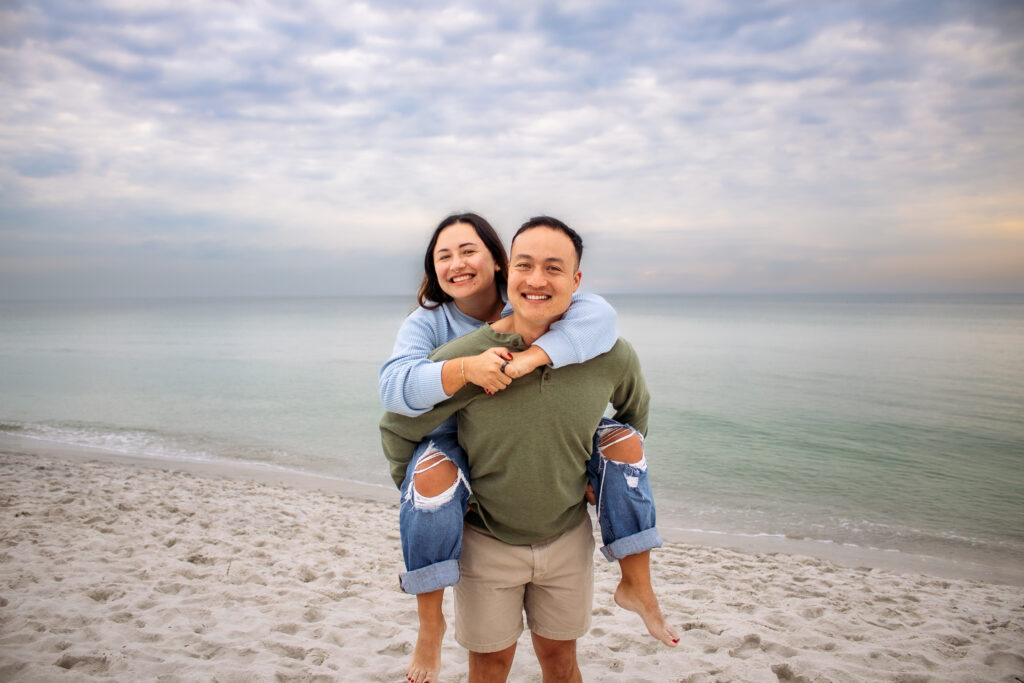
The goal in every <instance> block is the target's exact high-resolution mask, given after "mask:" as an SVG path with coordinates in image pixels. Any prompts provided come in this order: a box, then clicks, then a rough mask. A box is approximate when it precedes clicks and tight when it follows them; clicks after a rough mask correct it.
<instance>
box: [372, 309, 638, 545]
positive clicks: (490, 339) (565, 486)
mask: <svg viewBox="0 0 1024 683" xmlns="http://www.w3.org/2000/svg"><path fill="white" fill-rule="evenodd" d="M494 346H504V347H505V348H507V349H509V350H510V351H513V352H516V351H523V350H525V349H526V344H524V343H523V339H522V337H520V336H519V335H518V334H502V333H498V332H495V331H494V330H493V329H491V327H490V325H484V326H482V327H480V328H479V329H477V330H476V331H474V332H471V333H469V334H467V335H465V336H463V337H460V338H458V339H455V340H453V341H451V342H448V343H447V344H445V345H443V346H441V347H439V348H437V349H436V350H435V351H434V352H433V353H432V354H431V358H432V359H433V360H447V359H451V358H458V357H461V356H472V355H476V354H478V353H482V352H483V351H485V350H487V349H489V348H491V347H494ZM649 400H650V396H649V394H648V392H647V386H646V384H645V382H644V378H643V374H642V373H641V371H640V362H639V359H638V358H637V355H636V352H635V351H634V350H633V347H632V346H630V345H629V343H628V342H627V341H625V340H624V339H619V340H618V341H617V342H616V344H615V346H613V347H612V349H611V350H610V351H608V352H607V353H605V354H602V355H600V356H598V357H596V358H594V359H592V360H589V361H587V362H586V363H579V364H575V365H566V366H564V367H561V368H557V369H555V368H551V367H549V366H543V367H540V368H538V369H536V370H534V371H533V372H531V373H530V374H528V375H525V376H523V377H520V378H518V379H516V380H514V381H513V382H512V384H510V385H509V386H508V388H506V389H505V390H503V391H501V392H499V393H497V394H495V395H494V396H488V395H486V394H485V393H484V392H483V390H482V389H480V388H479V387H477V386H476V385H467V386H465V387H463V388H462V389H460V390H459V391H457V392H456V393H455V394H454V395H453V396H451V397H450V398H449V399H447V400H446V401H443V402H442V403H439V404H438V405H437V406H435V408H434V409H433V410H432V411H430V412H429V413H426V414H424V415H420V416H418V417H412V418H411V417H405V416H402V415H398V414H396V413H387V414H385V415H384V418H383V419H382V420H381V423H380V430H381V441H382V444H383V447H384V454H385V455H386V456H387V458H388V460H389V461H390V463H391V476H392V478H393V479H394V480H395V483H396V484H398V485H399V486H401V483H402V481H403V480H404V479H405V474H406V467H407V466H408V464H409V461H410V460H411V459H412V455H413V452H414V451H415V449H416V447H417V445H418V444H419V443H420V441H421V440H422V439H423V438H424V437H425V436H426V435H427V434H429V433H430V432H431V431H432V430H433V429H434V428H435V427H437V426H438V425H440V424H441V423H442V422H444V421H445V420H446V419H447V418H448V417H450V416H451V415H452V414H455V415H456V416H457V419H458V426H459V443H460V444H461V446H462V448H463V450H464V451H465V452H466V456H467V458H468V460H469V468H470V483H471V486H472V489H473V496H472V502H474V503H475V505H476V509H477V512H478V514H479V518H480V520H481V521H482V522H483V524H484V526H486V527H487V529H488V530H489V531H490V532H491V533H492V534H494V535H495V537H497V538H498V539H500V540H502V541H504V542H506V543H511V544H514V545H525V544H530V543H539V542H541V541H544V540H547V539H550V538H553V537H554V536H557V535H558V534H560V533H562V532H564V531H566V530H567V529H569V528H570V527H572V525H573V524H575V523H577V522H578V521H579V519H580V516H581V515H582V514H584V513H585V511H586V503H585V501H584V498H583V494H584V491H585V489H586V486H587V470H586V468H587V461H588V460H589V459H590V453H591V451H592V449H593V439H594V431H595V430H596V429H597V425H598V423H599V422H600V421H601V418H602V417H603V416H604V412H605V410H606V408H607V407H608V404H609V403H611V404H612V405H613V406H614V408H615V411H616V412H615V419H616V420H618V421H619V422H623V423H628V424H630V425H632V426H633V427H634V428H636V429H637V430H639V431H640V432H641V433H645V432H646V431H647V411H648V404H649Z"/></svg>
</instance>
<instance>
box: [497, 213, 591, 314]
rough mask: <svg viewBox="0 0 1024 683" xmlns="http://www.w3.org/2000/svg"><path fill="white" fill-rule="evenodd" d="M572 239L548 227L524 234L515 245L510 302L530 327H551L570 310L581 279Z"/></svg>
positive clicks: (511, 261)
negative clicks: (549, 325)
mask: <svg viewBox="0 0 1024 683" xmlns="http://www.w3.org/2000/svg"><path fill="white" fill-rule="evenodd" d="M577 266H578V264H577V263H576V248H575V247H574V246H573V243H572V240H571V239H569V236H568V235H566V234H565V233H564V232H562V231H560V230H556V229H554V228H550V227H548V226H544V225H541V226H537V227H534V228H530V229H529V230H526V231H524V232H521V233H520V234H519V236H518V237H516V238H515V240H514V241H513V242H512V257H511V258H510V259H509V277H508V300H509V303H510V304H512V308H513V309H514V310H515V312H516V315H517V316H519V317H520V318H522V319H523V320H524V321H527V322H529V323H530V324H531V325H548V324H550V323H552V322H554V321H555V320H558V319H559V318H561V317H562V314H563V313H565V312H566V311H567V310H568V309H569V304H570V303H571V302H572V295H573V292H575V291H576V290H577V289H578V288H579V286H580V278H581V277H582V275H581V273H580V271H579V270H577Z"/></svg>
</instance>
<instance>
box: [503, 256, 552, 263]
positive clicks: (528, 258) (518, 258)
mask: <svg viewBox="0 0 1024 683" xmlns="http://www.w3.org/2000/svg"><path fill="white" fill-rule="evenodd" d="M520 259H527V260H529V261H536V260H537V259H535V258H533V257H532V256H530V255H529V254H516V255H515V256H513V257H512V260H513V261H519V260H520ZM544 263H565V259H563V258H558V257H557V256H549V257H548V258H546V259H544Z"/></svg>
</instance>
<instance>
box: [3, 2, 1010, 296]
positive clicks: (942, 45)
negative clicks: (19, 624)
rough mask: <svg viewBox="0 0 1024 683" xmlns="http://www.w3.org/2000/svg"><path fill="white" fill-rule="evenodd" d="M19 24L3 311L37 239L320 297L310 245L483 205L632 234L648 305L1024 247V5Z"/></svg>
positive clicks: (90, 16) (8, 153) (162, 289)
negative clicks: (275, 275)
mask: <svg viewBox="0 0 1024 683" xmlns="http://www.w3.org/2000/svg"><path fill="white" fill-rule="evenodd" d="M0 25H3V26H5V27H6V28H5V32H4V33H3V35H2V38H0V40H2V41H3V43H2V44H3V45H4V50H5V59H4V66H3V69H2V71H0V95H2V96H3V99H4V101H5V103H10V105H9V106H7V107H5V110H4V111H3V112H2V113H0V126H2V130H3V133H4V134H3V136H2V138H0V200H2V201H3V208H2V209H0V248H2V250H3V252H4V253H5V254H6V255H8V256H7V257H6V258H5V259H4V261H3V263H4V264H6V265H5V266H4V268H5V271H6V274H5V278H4V280H5V281H6V283H7V285H6V286H5V288H4V291H2V292H0V296H7V295H8V293H9V291H13V290H10V289H9V288H10V287H14V286H15V285H16V283H17V282H28V281H29V280H19V279H18V278H24V277H28V276H27V275H25V273H28V272H30V271H31V268H29V267H28V264H30V263H42V261H32V260H31V259H27V257H26V259H27V260H24V261H23V262H22V263H21V264H20V265H19V264H14V262H13V257H11V256H9V255H11V254H17V253H22V252H19V250H18V245H19V244H24V243H25V242H24V240H26V239H28V237H27V236H31V237H32V239H34V240H37V242H36V244H37V246H38V248H39V249H44V248H48V249H49V250H50V252H51V254H52V256H53V257H54V259H53V260H52V261H49V262H50V263H57V262H60V263H62V264H64V265H63V266H62V267H65V266H66V267H71V266H72V265H74V263H75V261H74V258H75V255H76V254H79V252H77V251H75V250H76V249H77V248H79V247H81V248H87V247H88V248H93V247H94V246H95V245H105V246H106V247H107V248H108V257H109V259H113V260H110V261H108V263H109V264H110V265H111V267H112V268H113V269H114V270H115V271H116V267H114V264H116V259H117V258H122V259H126V261H125V262H124V263H123V264H122V265H123V266H124V270H125V272H127V271H128V270H131V269H132V268H134V267H135V263H136V262H138V261H141V262H150V261H152V262H153V263H157V262H159V261H160V256H159V255H160V253H161V252H160V249H166V250H168V251H167V253H168V254H171V253H174V254H175V257H174V258H173V259H171V258H168V259H165V260H164V261H163V262H162V263H163V265H160V268H165V269H166V268H170V267H171V266H170V265H168V264H175V265H174V267H175V268H178V269H179V271H180V273H179V277H178V280H179V282H180V281H182V280H184V279H189V280H190V281H191V282H197V281H200V280H201V281H202V282H203V283H204V286H208V287H209V288H210V293H217V292H218V291H219V288H230V287H235V284H233V282H232V281H229V280H228V279H227V278H226V277H225V279H224V280H223V281H218V280H217V278H216V275H215V273H214V272H213V271H210V275H209V277H205V278H200V279H199V280H197V279H195V278H190V277H188V273H190V272H193V271H190V267H191V266H190V265H189V264H190V263H191V261H190V259H192V260H194V262H195V263H194V266H195V268H196V269H199V270H202V269H203V268H205V265H204V264H205V263H207V262H208V261H209V259H207V260H203V257H202V253H203V252H202V250H201V249H199V250H196V249H198V247H196V245H212V244H217V245H222V247H221V249H222V250H221V251H219V252H217V253H218V254H219V260H220V262H221V264H222V266H226V264H228V263H233V262H232V259H237V264H238V265H237V268H238V270H237V271H231V268H227V267H224V268H223V271H224V272H225V273H228V272H229V271H231V272H234V273H235V277H236V280H235V281H238V278H239V277H241V279H242V280H243V281H246V282H248V281H249V279H248V278H249V276H248V275H246V276H244V277H243V276H242V275H239V274H240V273H243V272H255V271H253V270H252V268H249V270H245V268H246V267H247V266H245V265H244V264H243V263H242V261H243V260H245V259H248V260H249V261H250V262H253V261H255V262H264V261H263V258H264V256H265V258H266V259H267V260H266V261H265V262H266V263H267V264H268V265H267V268H268V269H270V268H271V266H270V265H269V264H272V263H273V262H274V260H273V259H274V258H275V255H279V256H277V257H276V258H280V263H281V268H282V270H285V269H287V268H292V267H294V269H295V272H296V276H295V278H290V279H289V282H291V283H292V284H291V285H290V286H291V287H292V288H301V282H303V278H302V274H301V271H302V269H301V268H299V267H298V266H297V265H295V264H298V263H299V261H300V260H301V258H310V259H312V258H313V255H316V254H331V255H332V258H336V259H339V262H342V261H344V262H346V263H348V262H347V261H345V256H344V255H345V254H348V253H356V251H357V250H377V249H380V250H383V251H381V252H380V254H384V253H387V250H386V247H390V246H391V245H395V244H400V245H403V248H405V247H406V246H408V245H413V244H415V245H418V244H419V243H420V242H421V241H423V240H424V239H425V236H426V234H427V233H428V232H429V229H430V227H432V225H434V224H435V223H436V221H437V220H438V219H439V218H440V217H441V216H442V215H443V214H444V213H445V212H447V211H449V210H452V209H465V208H472V209H476V210H479V211H481V212H482V213H484V214H486V215H488V216H489V217H491V218H492V219H494V220H495V222H496V223H498V224H499V225H504V226H506V227H507V228H509V229H511V228H512V227H513V226H514V225H515V224H516V223H517V222H519V221H521V220H522V219H523V218H525V217H526V216H528V215H532V214H535V213H539V212H542V211H547V212H550V213H555V214H558V215H563V216H568V217H571V218H572V219H573V221H575V223H574V224H579V225H581V226H585V228H586V229H589V230H590V231H591V232H592V234H595V235H599V236H600V235H613V234H617V233H622V232H625V231H628V234H629V235H630V240H631V244H633V245H634V246H635V247H636V248H635V249H634V250H619V251H617V252H616V256H617V258H621V259H622V260H623V261H627V262H624V263H621V264H612V263H609V264H608V265H607V267H608V268H609V271H608V272H609V273H612V274H614V277H613V276H612V275H608V276H607V277H605V279H604V281H605V282H606V283H607V286H608V287H614V288H618V289H621V290H636V289H643V288H644V287H655V288H657V289H659V290H663V289H665V288H670V287H673V286H675V287H680V288H684V289H700V290H707V289H714V288H715V287H726V288H728V289H730V290H735V289H742V288H743V287H744V286H747V287H750V288H758V289H760V288H775V289H785V288H800V289H812V290H813V289H828V290H836V289H843V288H851V289H857V288H858V287H867V288H874V287H876V286H877V283H878V282H879V281H880V280H879V277H880V276H879V271H878V269H880V268H882V266H881V265H879V264H889V263H891V264H898V263H900V262H903V263H905V266H906V268H907V269H910V270H911V271H913V272H911V273H909V274H908V275H906V276H899V277H897V276H896V275H897V274H898V272H899V267H898V265H886V266H885V268H886V269H888V270H886V272H889V271H890V270H891V271H892V273H893V276H892V277H889V276H886V277H885V278H882V280H884V281H885V282H891V286H892V287H895V288H907V287H910V288H926V289H933V288H941V287H942V286H944V285H947V284H949V285H950V286H955V287H967V288H975V289H977V288H984V287H987V286H996V285H995V284H992V283H993V282H994V280H993V278H992V277H989V276H988V275H985V269H984V268H981V267H978V268H976V269H975V272H976V273H977V276H976V277H975V279H973V280H971V279H968V280H966V281H965V280H963V275H962V274H963V269H956V270H951V269H950V268H951V267H950V266H949V265H948V264H949V263H951V262H952V261H953V259H951V258H944V257H943V254H942V253H941V252H940V253H936V250H937V249H938V250H942V249H950V250H957V251H960V252H963V251H964V250H966V251H968V252H969V253H971V254H973V255H974V256H973V258H976V259H978V260H979V262H984V261H985V259H986V258H990V259H994V258H995V256H992V255H997V254H1003V256H1001V257H1000V258H1001V259H1003V260H1005V258H1006V257H1005V254H1006V253H1008V252H1010V253H1012V252H1014V251H1016V252H1017V253H1024V248H1022V247H1024V245H1022V244H1021V241H1024V227H1022V226H1024V199H1022V198H1021V196H1020V194H1021V193H1020V192H1019V181H1018V180H1017V179H1018V178H1020V177H1021V174H1022V171H1024V142H1022V141H1021V136H1020V135H1019V131H1020V130H1022V129H1024V113H1022V112H1024V66H1022V64H1024V41H1022V39H1021V38H1020V37H1019V36H1021V35H1024V31H1021V30H1019V29H1021V28H1024V12H1022V11H1021V10H1020V7H1019V4H1016V3H1012V2H1010V3H1001V2H980V3H972V2H938V3H935V2H917V1H913V2H897V3H886V4H876V3H860V2H837V3H826V4H816V3H803V2H776V1H770V2H764V3H756V4H752V3H747V2H735V3H683V4H680V3H675V2H654V3H643V4H642V5H640V6H637V5H634V4H632V3H623V2H588V3H583V2H579V3H573V2H570V3H559V4H558V5H557V6H554V5H552V4H551V3H546V2H540V1H539V0H538V1H537V2H518V3H511V2H496V3H487V4H484V3H469V2H463V3H458V2H454V3H448V4H445V5H444V6H442V7H438V6H437V5H436V3H407V2H393V3H392V2H381V3H373V4H365V5H364V4H349V3H340V4H334V3H332V4H330V5H327V4H320V3H316V2H312V1H310V2H307V3H298V4H289V5H284V4H282V5H275V6H263V7H248V8H246V9H244V10H242V9H240V8H239V7H237V6H235V5H233V4H230V3H219V2H212V3H203V4H200V5H192V6H182V5H179V4H176V3H166V2H147V3H130V4H125V3H118V2H94V3H86V4H83V3H78V2H71V1H68V2H37V3H30V4H25V5H20V6H7V7H5V8H3V9H0ZM666 232H667V234H671V235H675V238H674V240H669V243H670V244H672V245H673V246H672V248H670V249H664V248H661V244H660V243H661V242H662V241H663V239H664V235H665V234H666ZM598 241H600V240H598ZM143 243H146V244H149V245H150V248H148V249H145V250H136V249H138V245H140V244H143ZM751 243H755V244H758V245H761V246H759V248H757V249H753V248H750V247H749V244H751ZM76 245H77V246H76ZM158 247H159V248H158ZM175 248H180V249H182V250H183V251H180V252H173V250H174V249H175ZM133 250H136V251H133ZM633 252H635V253H636V254H637V256H635V257H634V256H632V253H633ZM211 253H212V252H211ZM367 253H368V252H367ZM375 253H377V252H375ZM257 254H259V255H261V256H259V257H258V258H257V257H256V255H257ZM780 254H781V256H780ZM986 255H988V256H986ZM380 258H385V257H383V256H381V257H380ZM634 258H635V261H630V259H634ZM127 259H133V260H132V261H130V262H129V261H127ZM652 259H653V260H654V261H656V262H658V263H659V265H658V266H657V268H654V269H653V270H654V271H655V272H657V273H662V274H665V273H677V274H681V275H677V276H668V275H664V276H658V277H655V276H654V275H651V274H647V275H644V273H647V272H648V271H651V270H652V268H649V267H647V265H649V262H650V261H651V260H652ZM689 259H699V260H698V261H689ZM900 259H904V260H903V261H900ZM400 260H401V259H400V258H399V257H398V256H397V255H396V256H395V263H396V264H397V263H398V262H399V261H400ZM385 261H386V258H385ZM662 261H666V262H665V263H664V264H662V263H661V262H662ZM996 261H998V263H1003V261H1002V260H998V259H996ZM996 261H993V263H996ZM1018 261H1020V263H1010V264H1008V265H998V266H996V265H993V268H992V269H991V272H1000V273H1002V272H1009V271H1011V270H1012V269H1013V267H1014V266H1015V265H1021V266H1022V267H1021V268H1020V270H1019V272H1021V273H1024V256H1022V257H1019V259H1018ZM598 262H601V261H600V260H599V259H595V263H598ZM83 263H84V262H83ZM310 263H311V266H310V268H309V272H310V273H312V272H314V271H316V272H320V271H317V269H318V268H322V269H323V272H327V266H326V265H325V264H321V265H317V266H314V265H313V261H311V262H310ZM843 263H847V264H849V266H848V267H846V268H845V269H842V268H840V267H839V266H838V265H836V264H843ZM289 264H292V265H289ZM820 264H826V265H820ZM828 264H831V265H828ZM944 264H945V265H944ZM15 265H18V267H17V268H15ZM250 265H251V264H250ZM378 267H382V268H383V267H386V265H385V264H383V263H382V264H378ZM80 268H85V266H84V265H81V266H80ZM145 270H146V269H145V268H142V269H141V270H140V272H145ZM193 270H194V269H193ZM31 272H34V273H35V276H34V277H35V279H34V280H32V282H34V283H36V284H37V285H38V286H40V287H42V284H39V283H42V282H44V281H45V282H57V281H58V280H60V278H59V277H58V275H59V272H58V271H57V270H54V269H50V270H45V269H44V267H43V266H42V265H38V270H36V271H31ZM858 272H862V273H864V275H863V276H862V277H861V279H858V276H857V273H858ZM15 273H20V275H18V276H17V277H15ZM726 273H731V275H729V276H728V277H727V276H726V275H725V274H726ZM872 273H874V274H872ZM47 278H51V279H50V280H47ZM253 278H255V276H253ZM658 278H660V279H658ZM308 280H309V284H308V286H309V288H310V290H311V291H312V290H314V289H317V290H318V288H321V287H322V286H323V283H324V282H332V283H334V284H336V286H338V287H339V288H340V289H339V291H345V290H346V287H348V288H351V287H356V286H357V285H355V284H352V283H347V282H346V281H345V280H332V279H330V278H327V279H324V278H319V279H316V278H313V277H312V276H310V277H309V278H308ZM388 282H389V284H386V285H383V286H384V287H385V288H387V287H390V290H389V292H388V293H402V292H403V291H404V290H402V289H401V288H400V287H399V285H398V284H397V283H398V282H399V280H396V279H395V278H389V281H388ZM997 284H998V286H999V287H1000V288H1007V287H1008V288H1011V289H1022V290H1024V275H1020V276H1018V277H1017V278H1013V277H1008V276H1007V277H1002V276H1001V279H998V283H997ZM33 286H36V285H33ZM180 286H182V285H180V284H175V283H174V278H171V277H168V278H165V279H164V280H160V281H159V282H157V281H156V280H153V281H152V284H151V286H150V287H149V289H148V290H146V291H149V292H150V293H154V294H161V293H166V294H173V293H174V292H175V287H180ZM401 286H402V287H404V286H405V284H404V281H403V284H402V285H401ZM27 289H30V288H27V287H26V286H20V287H18V291H26V290H27ZM58 289H59V287H56V286H55V285H54V286H50V287H49V288H48V289H47V291H53V292H56V291H57V290H58ZM318 291H319V290H318Z"/></svg>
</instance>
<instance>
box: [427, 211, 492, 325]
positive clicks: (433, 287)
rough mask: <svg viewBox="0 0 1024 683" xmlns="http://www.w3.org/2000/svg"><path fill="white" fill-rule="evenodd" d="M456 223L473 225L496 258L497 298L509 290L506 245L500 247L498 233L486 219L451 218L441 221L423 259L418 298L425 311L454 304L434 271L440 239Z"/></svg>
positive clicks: (462, 215)
mask: <svg viewBox="0 0 1024 683" xmlns="http://www.w3.org/2000/svg"><path fill="white" fill-rule="evenodd" d="M456 223H468V224H469V225H472V226H473V229H474V230H476V234H477V237H479V238H480V241H481V242H483V243H484V246H485V247H487V251H489V252H491V257H493V258H494V263H495V264H497V266H498V270H497V271H495V273H494V286H495V287H496V288H497V289H498V296H501V293H502V292H504V291H505V289H506V288H507V287H508V255H507V254H506V253H505V245H503V244H502V243H501V238H500V237H498V233H497V232H495V231H494V228H492V227H491V224H490V223H488V222H487V219H486V218H484V217H483V216H478V215H477V214H475V213H457V214H452V215H451V216H448V217H447V218H445V219H444V220H443V221H441V223H440V224H439V225H438V226H437V229H436V230H434V234H433V235H432V236H431V238H430V244H428V245H427V253H426V254H424V255H423V282H422V283H420V291H419V294H417V296H416V299H417V301H419V304H420V306H422V307H423V308H429V309H433V308H437V307H438V306H440V305H441V304H443V303H447V302H449V301H451V300H452V297H451V296H449V295H448V294H447V293H446V292H445V291H444V290H443V289H441V283H439V282H438V281H437V271H436V270H434V247H436V246H437V238H438V236H439V235H440V234H441V231H442V230H444V229H445V228H447V227H448V226H449V225H455V224H456Z"/></svg>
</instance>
